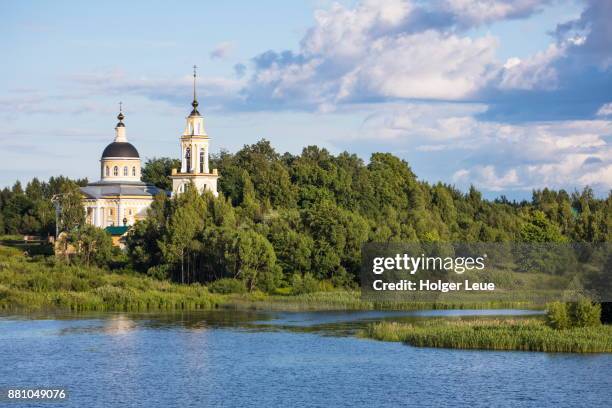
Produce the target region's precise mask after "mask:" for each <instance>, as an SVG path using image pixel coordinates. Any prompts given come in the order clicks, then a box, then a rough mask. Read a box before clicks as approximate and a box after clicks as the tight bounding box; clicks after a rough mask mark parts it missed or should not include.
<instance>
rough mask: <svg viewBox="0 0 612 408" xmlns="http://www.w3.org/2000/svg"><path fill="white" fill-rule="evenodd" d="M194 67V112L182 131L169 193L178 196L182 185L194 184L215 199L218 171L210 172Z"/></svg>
mask: <svg viewBox="0 0 612 408" xmlns="http://www.w3.org/2000/svg"><path fill="white" fill-rule="evenodd" d="M196 68H197V67H196V66H195V65H194V66H193V102H192V103H191V106H193V109H192V111H191V113H190V114H189V116H188V117H187V123H186V126H185V131H184V132H183V134H182V135H181V138H180V144H181V168H180V169H178V170H177V169H172V175H171V176H170V178H171V179H172V194H180V193H182V192H183V191H185V186H186V185H188V184H189V183H192V182H193V183H194V184H195V186H196V187H197V188H198V190H199V191H200V192H204V191H205V190H208V191H212V193H213V194H214V195H215V197H216V196H218V195H219V193H218V192H217V179H218V178H219V174H218V172H217V169H213V170H212V172H210V170H209V165H208V157H209V142H210V137H208V134H207V133H206V130H205V129H204V117H202V115H200V112H198V105H199V104H198V100H197V97H196Z"/></svg>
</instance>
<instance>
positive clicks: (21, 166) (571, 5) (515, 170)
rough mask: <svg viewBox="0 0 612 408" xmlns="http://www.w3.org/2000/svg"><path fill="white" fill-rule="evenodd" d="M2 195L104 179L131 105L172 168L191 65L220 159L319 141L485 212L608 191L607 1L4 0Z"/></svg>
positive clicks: (149, 153)
mask: <svg viewBox="0 0 612 408" xmlns="http://www.w3.org/2000/svg"><path fill="white" fill-rule="evenodd" d="M0 17H1V18H2V24H0V49H1V51H2V59H1V60H2V63H1V64H0V144H1V146H2V148H1V149H0V186H10V185H12V184H13V183H14V182H15V180H21V181H22V182H27V181H28V180H30V179H32V178H33V177H38V178H39V179H47V178H48V177H50V176H56V175H60V174H63V175H66V176H69V177H73V178H77V177H78V178H82V177H88V178H89V179H90V180H92V181H93V180H97V179H98V176H99V158H100V155H101V152H102V150H103V149H104V147H105V146H106V144H108V143H110V142H111V141H112V139H113V137H114V130H113V128H114V126H115V124H116V122H117V120H116V115H117V113H118V104H119V101H121V102H122V103H123V107H124V114H125V116H126V118H125V120H124V122H125V124H126V129H127V137H128V139H129V140H130V142H132V143H133V144H134V145H135V146H136V147H137V149H138V150H139V152H140V155H141V158H143V159H147V158H153V157H178V154H179V143H178V138H179V136H180V134H181V132H182V130H183V128H184V124H185V116H187V115H188V114H189V112H190V108H191V106H190V103H191V99H192V96H191V95H192V82H191V81H192V77H191V75H192V66H193V65H194V64H195V65H197V66H198V67H199V68H198V86H197V90H198V96H199V98H198V99H199V102H200V106H199V111H200V112H201V113H202V114H203V115H204V117H205V123H206V129H207V132H208V134H209V136H211V138H212V141H211V150H212V151H213V152H218V151H219V150H221V149H225V150H228V151H232V152H233V151H236V150H238V149H240V148H241V147H242V146H243V145H245V144H252V143H255V142H257V141H258V140H260V139H262V138H265V139H267V140H269V141H270V142H271V143H272V144H273V146H274V147H275V148H276V149H277V151H279V152H281V153H283V152H285V151H288V152H291V153H294V154H299V153H300V152H301V150H302V148H304V147H305V146H308V145H318V146H320V147H324V148H327V149H328V150H330V151H331V152H332V153H340V152H342V151H348V152H350V153H355V154H357V155H359V156H360V157H362V158H363V159H364V161H365V162H366V163H367V161H368V160H369V157H370V155H371V154H372V153H373V152H390V153H393V154H395V155H397V156H399V157H401V158H402V159H404V160H406V161H407V162H408V163H409V165H410V166H411V168H412V170H413V171H414V172H415V174H416V175H417V176H418V177H419V178H420V179H422V180H426V181H429V182H432V183H433V182H438V181H442V182H444V183H448V184H452V185H455V186H456V187H457V188H459V189H461V190H466V189H467V188H469V186H470V185H474V186H476V187H477V188H478V189H480V190H482V191H483V192H484V194H485V196H486V197H488V198H494V197H498V196H501V195H506V196H507V197H509V198H511V199H518V200H520V199H524V198H526V199H529V198H530V197H531V192H532V191H533V189H541V188H544V187H550V188H555V189H561V188H563V189H566V190H568V191H574V190H576V189H578V190H581V189H583V188H584V187H585V186H587V185H588V186H590V187H591V188H593V189H594V191H595V192H596V194H597V195H599V196H607V195H608V193H609V192H610V189H612V147H611V144H610V142H611V140H612V24H609V21H612V1H607V0H575V1H572V0H558V1H555V0H514V1H508V0H432V1H418V0H389V1H380V0H378V1H369V0H368V1H341V2H331V1H324V0H316V1H315V0H310V1H308V0H305V1H302V2H300V1H291V2H287V1H282V0H278V1H273V0H260V1H257V2H252V1H227V2H201V1H180V0H177V1H174V2H162V1H146V2H145V1H141V2H138V1H134V2H125V1H104V2H82V1H53V2H49V1H29V0H23V1H19V2H16V1H13V2H8V1H5V2H0Z"/></svg>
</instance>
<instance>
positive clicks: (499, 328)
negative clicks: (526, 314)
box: [360, 318, 612, 353]
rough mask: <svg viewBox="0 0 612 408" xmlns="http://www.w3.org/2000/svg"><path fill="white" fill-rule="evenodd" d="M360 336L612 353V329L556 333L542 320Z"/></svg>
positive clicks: (447, 324)
mask: <svg viewBox="0 0 612 408" xmlns="http://www.w3.org/2000/svg"><path fill="white" fill-rule="evenodd" d="M360 336H362V337H367V338H371V339H375V340H382V341H398V342H404V343H407V344H410V345H412V346H416V347H440V348H456V349H480V350H521V351H544V352H569V353H610V352H612V326H603V325H600V326H597V327H577V328H571V329H565V330H556V329H552V328H550V327H548V326H547V325H546V324H545V322H544V321H543V320H541V319H533V318H530V319H480V320H444V319H435V320H430V321H426V322H424V323H422V324H407V323H396V322H382V323H375V324H372V325H370V326H368V327H367V328H366V329H365V330H363V331H362V332H361V333H360Z"/></svg>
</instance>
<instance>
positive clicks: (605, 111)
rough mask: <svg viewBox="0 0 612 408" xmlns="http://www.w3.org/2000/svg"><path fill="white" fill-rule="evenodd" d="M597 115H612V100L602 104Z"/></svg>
mask: <svg viewBox="0 0 612 408" xmlns="http://www.w3.org/2000/svg"><path fill="white" fill-rule="evenodd" d="M597 116H612V102H608V103H605V104H603V105H601V108H599V110H598V111H597Z"/></svg>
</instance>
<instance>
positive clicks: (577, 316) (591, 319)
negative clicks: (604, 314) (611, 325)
mask: <svg viewBox="0 0 612 408" xmlns="http://www.w3.org/2000/svg"><path fill="white" fill-rule="evenodd" d="M569 314H570V316H571V318H572V326H573V327H595V326H599V325H600V324H601V320H600V319H601V305H600V304H593V303H592V302H591V301H590V300H588V299H581V300H579V301H578V302H576V303H571V304H570V310H569Z"/></svg>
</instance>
